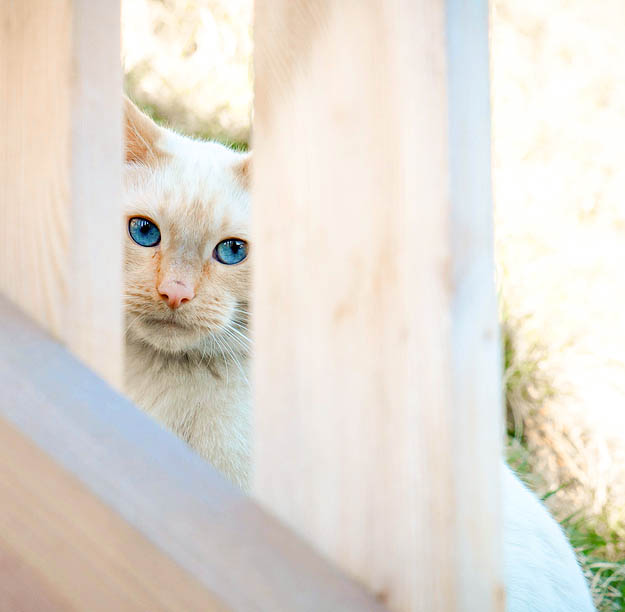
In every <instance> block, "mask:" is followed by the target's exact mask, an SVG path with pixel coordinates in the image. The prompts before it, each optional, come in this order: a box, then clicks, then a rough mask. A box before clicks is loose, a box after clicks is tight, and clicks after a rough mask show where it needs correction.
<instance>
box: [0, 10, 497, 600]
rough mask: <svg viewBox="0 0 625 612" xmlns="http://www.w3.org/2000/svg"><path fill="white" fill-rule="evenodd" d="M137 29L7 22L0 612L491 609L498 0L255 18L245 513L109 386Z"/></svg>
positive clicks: (78, 19)
mask: <svg viewBox="0 0 625 612" xmlns="http://www.w3.org/2000/svg"><path fill="white" fill-rule="evenodd" d="M119 8H120V7H119V4H118V3H116V2H114V1H108V2H89V1H88V0H67V1H66V2H62V3H50V2H46V1H45V0H22V1H20V2H18V1H17V0H5V1H4V2H2V4H0V17H1V19H2V30H3V32H2V36H1V37H0V67H1V68H0V88H1V93H0V100H1V105H2V106H1V107H0V108H1V111H2V112H1V116H2V125H3V128H2V138H1V140H0V151H1V153H0V155H1V157H0V194H1V198H0V214H1V217H0V218H1V221H2V222H1V223H0V253H1V255H2V262H1V263H2V265H1V266H0V290H1V291H2V293H3V294H4V297H3V298H2V299H1V300H0V385H1V388H2V393H1V394H0V461H1V463H2V465H1V466H0V495H1V498H2V500H3V503H2V504H0V566H1V567H2V574H1V575H0V609H3V610H4V609H6V610H14V609H25V610H67V609H80V610H148V609H149V610H160V609H163V610H222V609H224V610H225V609H228V610H243V611H247V610H267V611H272V612H273V611H277V610H285V611H291V610H310V611H320V610H324V611H325V610H354V611H355V610H382V609H384V608H386V609H390V610H399V611H408V610H410V611H423V612H425V611H427V612H431V611H433V610H436V611H440V612H451V611H463V612H473V611H475V610H480V611H482V612H495V611H502V610H503V607H504V604H503V590H502V585H501V569H500V568H501V563H500V554H501V552H500V539H501V538H500V523H499V489H498V485H497V483H498V474H499V452H500V451H499V445H500V433H501V424H500V410H501V407H500V403H501V389H500V381H499V379H500V363H499V345H498V332H497V324H496V308H495V297H494V288H493V260H492V257H493V255H492V227H491V199H490V174H489V146H490V145H489V103H488V36H487V28H488V14H487V2H486V1H485V0H475V1H474V0H471V1H469V0H465V1H462V0H448V1H447V2H446V3H445V2H443V1H442V0H397V1H396V2H387V1H385V0H367V1H366V2H351V1H344V0H272V1H269V0H258V1H257V3H256V23H255V41H256V52H255V53H256V56H255V70H256V92H255V99H256V107H255V125H254V143H253V144H254V177H253V183H254V187H253V192H254V193H253V196H254V205H253V207H254V220H253V244H254V258H255V282H254V296H253V302H254V304H253V311H254V321H253V329H254V340H255V353H254V364H255V365H254V393H255V395H254V412H255V454H254V486H253V497H254V498H255V501H252V500H251V499H249V498H246V497H244V496H243V495H242V494H240V493H238V492H237V491H235V490H234V489H233V488H232V487H230V486H229V485H228V484H226V483H225V482H224V481H223V479H222V478H221V477H220V476H218V475H217V474H216V473H215V472H214V471H213V470H212V468H211V467H210V466H209V465H207V464H206V463H204V462H203V461H201V460H200V459H199V458H198V457H196V456H195V455H193V453H191V452H190V451H189V450H188V449H187V448H186V446H185V445H184V444H183V443H182V442H180V441H179V440H177V439H175V438H174V437H173V436H172V435H170V434H168V433H167V432H164V431H162V430H161V429H160V428H159V427H158V426H156V425H155V424H154V423H153V422H151V420H150V419H149V418H147V417H146V416H145V415H143V414H142V413H140V412H139V411H138V410H137V409H135V408H134V407H133V406H132V405H130V403H129V402H128V401H127V400H125V399H123V398H122V397H121V396H120V395H118V394H117V392H116V391H114V390H113V389H114V388H117V389H119V388H120V381H121V371H122V364H123V355H122V337H121V334H122V328H121V276H120V275H121V265H120V263H121V241H120V237H121V236H122V228H121V209H120V193H121V160H122V155H121V151H122V142H121V139H122V130H121V68H120V62H119V13H120V11H119ZM88 368H91V369H92V370H93V371H95V372H96V373H97V374H98V375H99V377H101V378H99V377H98V376H97V375H96V374H94V373H92V371H91V370H90V369H88ZM105 381H106V382H105ZM274 517H275V518H274Z"/></svg>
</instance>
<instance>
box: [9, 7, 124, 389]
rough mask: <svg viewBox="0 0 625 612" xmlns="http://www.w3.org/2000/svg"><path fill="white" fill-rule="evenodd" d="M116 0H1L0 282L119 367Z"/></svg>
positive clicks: (82, 348)
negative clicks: (52, 1)
mask: <svg viewBox="0 0 625 612" xmlns="http://www.w3.org/2000/svg"><path fill="white" fill-rule="evenodd" d="M119 14H120V7H119V2H115V1H109V2H90V1H89V0H66V1H64V2H54V3H50V2H47V1H46V0H23V1H20V2H18V1H16V0H8V1H5V2H3V3H2V4H1V5H0V20H1V21H0V22H1V24H2V25H1V27H2V35H1V36H0V116H1V122H2V123H1V125H2V136H1V138H0V258H1V261H2V265H1V266H0V291H2V292H3V293H5V294H6V295H7V296H9V297H10V298H11V299H12V300H14V301H15V302H17V303H18V304H19V305H20V306H21V307H22V308H23V309H24V310H25V311H26V312H28V313H29V314H30V315H31V316H32V317H34V318H35V319H36V320H37V321H38V322H39V323H40V324H42V325H43V326H44V327H46V329H48V330H49V331H50V332H51V333H53V334H54V335H55V336H56V337H57V338H59V339H60V340H62V341H64V342H65V343H66V344H67V345H68V346H69V348H71V349H72V350H73V351H74V352H75V353H76V354H77V355H78V356H79V357H80V358H81V359H82V360H83V361H85V362H86V363H87V364H88V365H89V366H91V367H93V368H94V369H96V370H97V371H98V373H100V374H101V375H102V376H103V377H105V378H106V379H107V380H108V381H109V382H111V383H113V384H116V385H117V384H119V383H120V378H121V367H122V360H121V307H120V306H121V282H120V279H121V235H122V234H121V201H120V196H121V160H122V143H121V136H122V130H121V65H120V26H119Z"/></svg>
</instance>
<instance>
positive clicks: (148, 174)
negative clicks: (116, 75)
mask: <svg viewBox="0 0 625 612" xmlns="http://www.w3.org/2000/svg"><path fill="white" fill-rule="evenodd" d="M126 121H127V124H126V146H127V152H126V161H127V163H126V167H125V201H124V207H125V214H126V220H125V227H126V232H125V238H124V240H125V270H124V273H125V315H126V364H125V365H126V367H125V390H126V393H127V394H128V395H129V397H130V398H131V399H132V400H133V401H134V402H135V403H137V404H138V405H139V406H140V407H141V408H142V409H143V410H145V411H146V412H148V413H149V414H150V415H152V416H153V417H154V418H155V419H157V420H158V421H160V422H161V423H162V424H163V425H164V426H165V427H167V428H168V429H170V430H171V431H173V432H175V433H176V434H177V435H179V436H180V437H181V438H182V439H184V440H186V441H187V442H188V443H189V445H190V446H191V447H192V448H194V449H195V450H196V451H197V452H198V453H199V454H201V455H202V456H203V457H205V458H206V459H208V460H209V461H210V462H211V463H212V464H213V465H214V466H215V467H216V468H218V469H219V470H220V471H221V472H223V473H224V474H225V475H226V476H228V477H229V478H230V479H231V480H233V481H234V482H235V483H237V484H238V485H240V486H242V487H243V488H246V487H247V484H248V473H249V462H250V448H249V444H250V442H249V440H250V398H249V384H248V381H247V379H248V366H249V342H248V340H247V337H248V334H247V325H248V310H247V309H248V302H247V296H248V292H249V282H250V278H249V275H250V270H249V265H250V264H249V257H248V258H247V259H246V260H245V261H243V262H241V263H239V264H236V265H233V266H227V265H224V264H221V263H219V262H218V261H217V260H216V259H215V258H214V257H213V251H214V248H215V246H216V245H217V243H219V242H220V241H222V240H224V239H227V238H238V239H241V240H246V241H247V239H248V217H249V214H248V212H249V211H248V208H249V196H248V193H247V189H246V185H247V157H246V156H244V155H242V154H238V153H235V152H233V151H231V150H229V149H227V148H225V147H223V146H221V145H218V144H215V143H210V142H199V141H193V140H190V139H188V138H183V137H181V136H179V135H177V134H175V133H174V132H172V131H170V130H166V129H163V128H159V127H157V126H156V125H155V124H154V123H153V122H151V120H149V119H148V118H147V117H145V116H144V115H142V114H141V113H140V112H139V111H138V110H137V109H136V108H135V107H134V105H132V104H131V103H130V102H129V101H127V102H126ZM135 216H140V217H145V218H148V219H149V220H151V221H153V222H154V223H155V224H156V225H157V226H158V227H159V229H160V231H161V243H160V244H159V245H157V246H155V247H142V246H139V245H138V244H136V243H135V242H134V241H133V240H132V239H131V238H130V235H129V233H128V230H127V226H128V220H129V219H130V218H132V217H135ZM164 281H170V282H180V283H182V282H184V283H185V284H187V285H189V286H192V287H193V289H194V293H195V296H194V297H193V299H191V300H190V301H188V302H186V303H183V304H181V305H180V307H179V308H176V309H172V308H170V307H169V306H168V304H167V301H166V300H164V299H163V296H162V295H160V294H159V291H158V289H157V288H158V287H159V284H160V283H162V282H164Z"/></svg>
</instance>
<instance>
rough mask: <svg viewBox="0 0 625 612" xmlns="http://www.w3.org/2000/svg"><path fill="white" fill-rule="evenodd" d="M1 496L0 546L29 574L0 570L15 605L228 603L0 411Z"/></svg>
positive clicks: (1, 587) (0, 587)
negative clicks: (160, 549)
mask: <svg viewBox="0 0 625 612" xmlns="http://www.w3.org/2000/svg"><path fill="white" fill-rule="evenodd" d="M0 499H2V500H4V502H3V503H2V504H0V551H2V553H3V556H4V555H6V556H11V557H13V559H17V560H18V562H19V563H20V565H21V572H20V575H21V577H25V576H24V574H25V572H26V571H27V572H28V574H29V575H28V576H26V579H25V580H22V581H21V584H20V583H19V582H18V583H17V584H16V581H15V572H9V573H8V574H4V573H3V574H2V576H1V577H0V592H2V593H7V591H8V592H11V591H13V593H12V597H11V599H13V602H14V604H15V607H14V608H13V609H24V607H23V606H25V604H26V603H27V602H32V599H33V597H34V596H35V595H36V596H37V599H39V603H38V604H37V610H49V609H56V610H93V611H94V612H96V611H98V610H101V611H102V612H105V611H106V612H108V611H110V610H120V611H121V610H154V611H156V610H171V611H172V612H174V611H178V610H197V611H200V610H207V611H209V610H210V611H212V610H215V611H217V610H226V609H228V608H226V607H225V606H223V605H222V604H220V603H219V602H218V601H217V600H216V599H215V597H214V596H213V595H212V594H211V593H210V592H209V591H208V590H207V589H206V588H205V587H203V586H202V585H201V584H200V583H199V582H198V581H197V580H195V579H194V578H193V577H192V576H190V575H189V574H188V573H186V572H185V571H183V570H182V569H181V568H180V567H178V566H177V565H176V564H175V563H174V562H172V560H171V559H170V558H169V557H168V556H167V555H166V554H164V553H163V552H161V551H159V550H158V549H157V548H156V547H155V546H154V545H153V544H151V543H150V542H149V541H148V540H147V539H146V538H145V537H144V536H143V535H141V534H140V533H139V532H138V531H137V530H136V529H134V528H132V527H131V526H130V525H128V524H127V523H126V521H124V520H123V519H122V518H121V517H120V516H119V515H117V514H116V513H115V512H113V511H112V510H111V509H110V508H108V507H107V506H106V505H105V504H103V503H102V502H100V501H99V500H97V499H96V498H95V497H94V496H93V495H92V494H91V493H89V491H88V490H86V489H85V488H84V487H83V486H81V485H80V483H79V482H78V481H77V480H76V479H75V478H73V477H71V476H70V475H69V474H67V472H65V471H64V470H62V469H61V468H60V467H59V466H57V465H55V464H54V463H53V462H52V461H50V459H49V458H48V457H47V456H46V455H45V454H44V453H42V452H41V450H39V449H38V448H37V447H36V446H35V445H34V444H33V443H32V442H30V441H28V440H26V439H25V438H24V437H23V436H21V435H20V434H19V433H18V432H17V431H16V430H15V429H13V428H12V427H9V426H8V425H7V423H6V421H4V420H2V419H0ZM13 566H15V564H13ZM16 586H17V589H16ZM16 591H17V592H16ZM5 596H6V595H5ZM44 602H45V603H44ZM33 603H34V602H33Z"/></svg>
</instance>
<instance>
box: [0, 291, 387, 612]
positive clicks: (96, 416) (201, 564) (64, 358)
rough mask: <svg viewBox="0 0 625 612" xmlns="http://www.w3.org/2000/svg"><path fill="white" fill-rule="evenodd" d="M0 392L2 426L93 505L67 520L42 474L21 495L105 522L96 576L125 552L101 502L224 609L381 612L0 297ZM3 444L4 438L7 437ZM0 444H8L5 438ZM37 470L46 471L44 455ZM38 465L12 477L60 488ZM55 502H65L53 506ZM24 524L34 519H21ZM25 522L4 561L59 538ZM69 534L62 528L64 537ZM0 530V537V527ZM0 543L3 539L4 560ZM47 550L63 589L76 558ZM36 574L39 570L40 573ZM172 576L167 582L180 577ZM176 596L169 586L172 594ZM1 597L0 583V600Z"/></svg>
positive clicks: (143, 567) (143, 566)
mask: <svg viewBox="0 0 625 612" xmlns="http://www.w3.org/2000/svg"><path fill="white" fill-rule="evenodd" d="M0 387H1V388H2V389H3V392H2V394H1V395H0V419H4V420H5V421H6V422H8V423H10V424H11V425H12V426H13V427H15V428H17V429H18V430H19V431H20V432H21V433H22V434H23V435H24V436H26V437H27V438H29V439H30V440H32V442H34V443H35V444H36V445H37V446H38V447H39V448H40V449H41V450H42V451H44V452H45V453H46V454H47V455H48V456H49V457H50V458H51V460H54V462H55V463H58V464H59V466H61V467H62V468H63V469H64V470H65V471H66V472H67V474H68V475H71V476H72V477H73V478H74V479H76V480H77V481H79V482H80V484H81V486H82V487H84V489H85V490H86V491H88V492H89V494H90V495H91V496H92V497H94V498H95V499H89V498H88V496H87V495H86V494H85V496H84V498H82V497H81V499H83V505H82V506H79V505H76V506H75V507H74V508H72V509H71V512H70V509H69V508H67V507H66V506H65V505H64V504H63V502H62V501H58V500H56V497H57V495H56V494H55V491H56V493H59V495H60V496H61V497H63V495H65V494H64V493H63V494H62V492H59V489H55V490H52V489H51V488H50V487H49V486H48V484H46V483H47V481H48V480H49V479H48V478H47V477H42V480H43V481H44V482H43V483H42V489H43V490H42V491H39V492H38V491H36V490H34V489H32V487H31V489H29V495H31V498H32V499H34V496H35V495H39V496H40V498H39V499H40V503H41V505H42V506H46V503H48V504H50V506H49V509H50V508H51V509H54V508H64V507H65V508H66V509H67V514H68V516H67V518H68V519H71V520H72V521H75V522H76V523H77V525H78V526H80V525H85V528H84V530H85V531H90V530H91V529H95V530H98V529H100V527H99V526H98V525H100V523H97V522H93V523H90V521H92V520H93V521H95V518H93V513H94V512H101V515H102V517H104V518H102V521H105V520H110V523H109V529H110V534H109V535H108V536H107V537H103V538H102V540H103V541H102V542H99V543H98V542H95V543H94V544H93V545H94V546H96V545H98V546H101V547H103V548H104V547H110V548H109V549H107V550H108V551H109V553H110V554H111V558H110V561H111V563H105V564H104V566H103V568H102V571H103V573H105V572H109V574H110V575H111V576H115V575H117V574H115V572H116V565H115V563H114V561H115V554H114V553H115V550H117V548H118V547H119V550H121V551H125V550H126V549H125V548H124V544H123V540H124V538H123V537H122V534H123V533H126V531H127V528H126V527H125V526H124V524H123V523H121V522H117V519H114V518H110V517H109V515H108V514H106V513H105V511H104V510H101V511H100V510H97V508H98V507H100V506H98V504H104V505H105V506H107V507H108V508H110V510H111V511H112V512H113V513H115V515H119V517H121V518H123V519H124V520H125V521H126V522H127V523H128V529H132V530H134V531H136V532H138V534H140V535H142V536H143V537H144V538H145V539H146V540H147V541H149V542H150V543H151V544H152V545H153V546H155V547H156V548H158V549H160V550H161V551H163V553H165V554H166V555H167V557H169V559H170V560H171V562H172V563H174V564H176V565H177V566H179V567H180V568H182V569H183V570H185V572H186V573H187V574H188V576H187V578H184V581H186V584H190V583H191V582H192V581H194V582H193V584H195V582H198V583H199V584H200V585H202V587H203V588H204V589H207V590H208V592H210V593H211V594H212V596H213V601H217V602H222V603H223V605H224V606H225V607H227V608H229V609H232V610H240V611H242V612H253V611H256V610H258V611H267V612H269V611H271V612H280V611H284V612H292V611H294V610H297V611H310V612H318V611H319V610H328V611H334V610H336V611H337V612H338V611H353V612H356V611H369V610H370V611H378V612H382V611H383V609H384V608H383V607H382V606H381V605H379V604H377V603H376V601H375V600H374V599H373V598H372V597H371V596H369V595H368V593H366V592H365V591H364V589H362V588H361V587H359V586H358V585H356V584H355V583H354V582H352V581H351V580H349V579H347V578H345V577H343V576H342V575H341V574H340V573H339V572H338V571H336V570H335V569H333V568H332V567H331V566H330V565H329V564H328V563H327V562H325V561H323V560H322V559H321V558H320V557H318V556H317V555H316V554H314V553H313V552H312V551H311V549H310V548H309V547H308V545H306V544H304V543H303V542H302V541H301V540H300V539H298V538H297V537H296V536H294V535H293V534H292V533H290V532H289V530H288V529H286V528H285V527H283V526H282V525H281V524H280V523H278V522H277V521H276V520H275V519H272V518H271V517H269V516H268V515H267V514H265V513H264V512H263V511H262V510H261V509H259V508H258V507H257V506H256V505H255V504H254V503H253V502H252V501H251V500H249V499H248V498H247V497H245V496H244V495H243V494H242V493H240V492H239V491H238V490H235V489H234V488H233V487H232V486H231V485H229V484H228V483H227V482H226V481H225V480H224V479H223V478H221V477H220V476H219V475H218V474H217V473H216V472H215V470H213V469H212V468H211V467H210V465H208V463H206V462H205V461H203V460H202V459H201V458H200V457H198V456H197V455H195V454H194V453H193V452H192V451H191V450H190V449H189V448H188V447H187V446H186V445H185V444H184V443H183V442H182V441H180V440H179V439H178V438H176V437H175V436H173V435H172V434H170V433H169V432H167V431H165V430H163V429H161V428H160V427H159V426H158V425H157V424H156V422H154V421H152V420H151V419H150V418H149V417H148V416H147V415H145V414H144V413H141V412H140V411H138V410H137V409H136V408H134V407H133V406H132V405H131V404H130V402H128V401H127V400H125V399H123V398H122V397H120V396H119V395H117V394H116V393H115V392H114V391H113V390H112V389H111V388H110V387H108V386H107V385H106V384H105V383H104V382H102V381H101V380H100V379H99V378H98V377H97V376H95V375H94V374H93V373H92V372H90V371H89V370H88V369H87V368H85V367H83V366H81V365H80V364H79V363H78V362H77V361H76V359H74V358H73V357H72V356H71V355H70V354H69V352H68V351H67V350H66V349H64V348H63V347H61V346H59V345H58V344H57V343H56V342H54V341H53V340H52V339H50V338H48V337H47V336H46V335H45V334H44V333H42V332H41V331H40V330H39V329H38V328H37V327H36V326H35V325H34V324H33V323H32V322H31V321H29V320H27V319H26V317H25V316H24V315H23V314H22V313H21V312H20V311H19V310H18V309H17V308H16V307H15V306H13V305H11V304H10V303H9V302H7V301H6V300H4V299H0ZM1 422H2V421H0V423H1ZM0 431H2V427H0ZM10 438H11V436H10V435H8V434H7V439H10ZM0 443H1V444H2V445H4V443H3V442H2V439H0ZM14 444H17V445H20V444H22V443H21V442H19V441H15V442H14ZM29 452H30V453H31V454H32V455H33V456H34V455H35V454H36V453H35V452H34V451H29ZM6 453H8V454H4V453H3V452H2V451H0V458H2V459H3V460H4V461H9V462H10V460H11V451H10V449H9V447H7V451H6ZM22 454H25V453H24V452H23V453H22ZM37 461H42V462H43V460H42V459H41V457H39V458H38V459H37ZM44 463H45V462H43V463H42V465H41V466H40V465H39V464H37V465H36V466H34V465H33V464H28V465H20V464H19V463H16V464H15V465H14V466H12V469H13V470H17V472H15V475H16V477H17V475H21V476H22V477H23V478H24V479H26V480H30V482H31V484H34V483H36V482H38V481H39V478H38V474H39V473H41V474H44V471H43V470H49V471H50V473H54V474H57V476H55V478H57V479H59V481H63V482H64V480H65V478H66V477H65V476H63V475H62V474H61V473H60V472H59V471H58V470H57V468H53V467H51V466H47V467H46V465H44ZM0 471H2V470H0ZM11 473H13V472H11ZM1 477H2V475H0V482H4V483H5V484H4V489H2V490H1V491H0V496H1V497H2V499H7V498H10V497H13V496H14V493H10V492H9V491H10V490H12V489H13V488H15V487H17V486H18V484H19V483H17V481H16V480H15V479H14V480H11V481H9V482H8V484H7V481H6V480H5V481H2V480H1ZM63 482H61V484H58V483H57V484H58V486H59V487H60V486H61V485H63V486H67V487H74V488H75V487H76V485H75V484H71V483H70V484H67V483H65V484H63ZM0 486H2V485H0ZM50 486H51V485H50ZM46 487H48V488H46ZM5 491H6V495H5ZM68 495H69V494H68ZM72 495H80V496H82V495H83V493H80V492H78V493H72ZM56 503H58V504H61V505H60V506H55V504H56ZM7 506H11V507H7V508H4V510H3V511H4V514H3V513H2V511H0V517H2V516H7V513H9V515H10V516H11V517H13V519H15V520H17V518H19V517H16V516H15V512H16V507H15V505H13V504H11V505H7ZM87 506H88V507H87ZM91 506H93V508H95V509H96V510H92V509H91ZM33 512H34V510H33ZM24 516H25V517H28V518H29V519H30V518H32V517H33V515H29V514H28V513H26V514H25V515H24ZM90 517H91V518H90ZM107 517H109V518H107ZM57 518H58V520H61V519H62V517H57ZM24 521H25V522H24V527H23V529H21V532H20V534H17V535H15V539H14V540H12V541H11V542H10V543H9V544H10V547H8V553H6V551H2V552H0V560H1V559H2V553H4V554H9V557H10V558H12V559H15V557H16V555H17V559H18V560H20V559H21V560H22V562H24V561H25V560H26V561H29V562H30V559H31V557H30V556H29V555H26V556H25V551H24V549H23V548H20V546H25V545H26V544H25V542H27V540H28V538H29V537H32V536H33V534H40V535H41V536H42V537H43V536H46V537H50V538H54V537H55V533H56V531H57V530H56V528H55V526H54V524H53V523H48V530H45V529H43V527H42V526H41V525H39V526H37V525H34V524H32V522H31V521H30V520H26V519H24ZM82 521H86V523H83V522H82ZM89 525H91V526H90V527H89V528H87V526H89ZM100 526H101V525H100ZM71 527H72V526H71V525H68V524H67V523H64V524H63V529H69V528H71ZM0 531H2V532H3V533H4V530H3V529H0ZM133 533H134V532H133ZM132 537H135V536H132ZM136 537H138V536H136ZM3 542H4V540H2V538H0V551H1V550H2V549H3V547H4V544H3ZM42 546H43V544H42ZM142 546H143V544H137V547H138V548H141V547H142ZM52 551H53V549H52V545H50V546H49V547H47V548H42V549H40V554H41V555H42V556H41V563H42V564H43V563H44V562H49V563H57V564H62V565H63V567H60V568H56V569H54V570H52V569H50V570H49V571H54V572H57V573H56V574H54V575H55V576H56V578H55V581H56V580H57V579H58V580H60V581H61V582H62V583H63V584H64V588H66V587H67V584H66V583H65V580H66V574H63V571H67V570H68V565H67V564H69V563H71V562H72V560H73V562H75V561H76V558H74V556H73V555H70V556H69V557H68V558H67V559H66V560H61V559H60V558H59V557H58V555H55V554H53V552H52ZM75 552H76V553H78V551H75ZM150 563H156V561H155V560H154V559H152V558H151V557H150V555H147V556H146V557H145V558H143V557H141V555H137V560H136V563H135V564H134V569H133V571H134V572H135V573H134V574H133V576H129V577H128V584H129V585H130V586H128V588H132V585H133V584H144V582H143V579H144V578H145V576H146V574H147V575H151V571H152V570H151V565H150ZM159 563H160V561H159ZM163 563H165V562H164V561H163ZM27 567H30V566H29V565H28V564H27ZM41 567H42V565H39V566H37V569H38V571H41ZM171 571H172V575H171V576H170V579H171V581H173V580H174V578H175V576H176V573H175V571H174V570H173V569H172V570H171ZM59 572H60V573H59ZM166 574H167V572H165V571H163V580H164V582H163V585H162V586H163V587H164V586H165V585H167V584H170V585H171V581H170V582H168V581H167V577H166ZM45 575H46V576H50V574H49V573H48V574H45ZM181 580H182V579H181ZM146 588H147V587H146ZM159 588H160V587H159V586H156V585H154V590H153V591H151V592H152V593H157V592H158V589H159ZM181 588H182V587H180V585H178V586H175V585H174V586H172V589H173V591H175V592H176V593H178V591H180V590H181ZM189 588H191V587H189ZM193 588H195V587H193ZM3 591H4V586H3V584H2V577H0V592H3ZM55 592H60V591H59V590H58V589H57V591H55ZM194 592H195V591H194ZM63 593H65V591H64V590H63ZM44 595H45V593H44ZM178 595H181V593H178ZM0 601H1V600H0ZM159 601H161V600H160V599H159ZM163 601H167V600H166V599H164V600H163ZM81 609H85V608H81ZM88 609H91V608H88ZM108 609H118V608H115V606H112V607H109V608H108ZM133 609H146V608H145V606H144V607H143V608H133ZM151 609H153V608H151ZM178 609H180V610H182V609H184V610H186V609H194V608H193V606H190V607H186V606H181V607H179V608H178Z"/></svg>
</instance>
